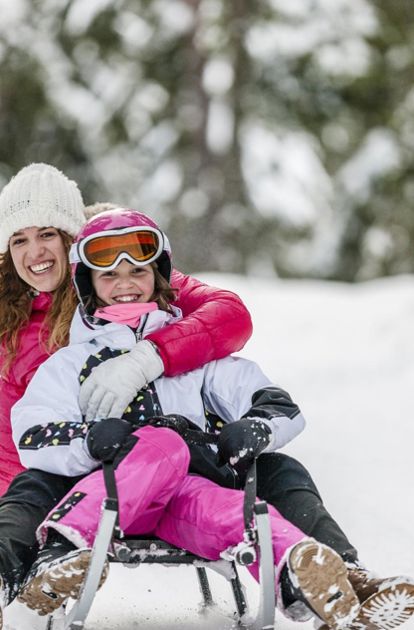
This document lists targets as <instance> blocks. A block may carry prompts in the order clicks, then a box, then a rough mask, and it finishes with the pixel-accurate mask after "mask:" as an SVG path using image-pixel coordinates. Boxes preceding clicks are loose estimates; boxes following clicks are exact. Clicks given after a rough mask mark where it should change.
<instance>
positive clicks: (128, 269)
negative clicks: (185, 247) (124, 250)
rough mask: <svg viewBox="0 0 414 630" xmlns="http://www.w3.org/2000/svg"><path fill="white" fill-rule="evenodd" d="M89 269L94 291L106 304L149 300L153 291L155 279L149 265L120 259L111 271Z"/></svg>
mask: <svg viewBox="0 0 414 630" xmlns="http://www.w3.org/2000/svg"><path fill="white" fill-rule="evenodd" d="M91 271H92V284H93V288H94V289H95V293H96V295H97V297H98V298H99V299H100V300H102V302H104V304H106V305H107V306H109V305H111V304H125V303H127V302H128V303H130V302H149V301H150V299H151V297H152V295H153V293H154V287H155V279H154V270H153V268H152V267H151V265H145V266H144V267H137V266H136V265H131V263H130V262H128V261H127V260H121V262H120V263H119V265H118V266H117V267H116V268H115V269H113V270H112V271H96V270H95V269H92V270H91Z"/></svg>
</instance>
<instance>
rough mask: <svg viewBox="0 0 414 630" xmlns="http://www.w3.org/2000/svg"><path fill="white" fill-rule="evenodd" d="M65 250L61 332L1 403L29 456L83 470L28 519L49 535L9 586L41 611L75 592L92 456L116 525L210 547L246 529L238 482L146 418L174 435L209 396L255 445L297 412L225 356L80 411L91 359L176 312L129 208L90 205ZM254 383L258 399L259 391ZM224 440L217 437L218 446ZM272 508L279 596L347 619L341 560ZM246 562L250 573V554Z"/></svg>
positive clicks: (297, 420)
mask: <svg viewBox="0 0 414 630" xmlns="http://www.w3.org/2000/svg"><path fill="white" fill-rule="evenodd" d="M71 261H72V262H73V268H74V269H73V278H74V282H75V286H76V289H77V293H78V296H79V299H80V302H81V305H80V307H79V309H78V310H77V312H76V314H75V317H74V320H73V323H72V327H71V336H70V344H69V346H68V347H67V348H62V349H61V350H60V351H59V352H57V353H56V354H55V355H54V356H53V357H51V358H50V359H49V360H48V361H46V362H45V363H44V364H43V365H42V366H41V367H40V368H39V370H38V372H37V373H36V375H35V376H34V378H33V380H32V382H31V384H30V385H29V387H28V389H27V391H26V394H25V395H24V396H23V398H22V399H21V400H20V401H19V402H18V403H17V404H16V405H15V407H14V408H13V410H12V423H13V435H14V439H15V441H16V444H18V447H19V453H20V456H21V458H22V461H24V462H25V464H26V465H27V466H34V467H36V468H39V469H43V470H46V471H48V472H52V473H54V474H57V475H64V476H66V477H67V476H79V475H86V476H84V478H83V479H81V480H80V481H79V482H78V483H77V484H76V485H75V486H74V487H73V489H72V490H71V491H70V493H69V494H68V495H67V496H66V497H65V498H64V499H63V500H62V501H61V502H60V504H59V505H58V506H57V507H56V508H55V509H54V510H53V511H52V513H51V514H50V515H49V516H48V517H47V518H46V520H45V522H44V523H43V524H42V526H41V528H40V531H39V537H40V538H41V539H42V540H44V539H46V537H47V536H48V534H49V532H52V534H53V536H52V538H51V539H49V541H48V544H47V545H46V546H45V548H44V549H43V551H42V552H41V554H40V555H39V559H38V562H37V563H35V565H34V566H33V569H32V570H31V572H30V576H29V578H28V581H27V583H26V585H25V587H24V588H23V590H22V592H21V595H20V599H21V600H22V601H25V602H27V603H28V604H30V605H31V606H33V607H34V608H35V609H37V610H40V611H41V612H42V613H43V614H45V613H48V612H51V611H52V610H55V609H56V608H58V607H59V606H60V605H61V604H62V603H63V601H64V600H65V599H67V598H68V597H69V596H72V597H76V596H77V595H78V594H79V589H80V586H81V584H82V581H83V576H84V574H85V569H86V567H87V563H88V562H87V561H88V557H90V550H91V548H92V545H93V543H94V539H95V535H96V532H97V528H98V524H99V519H100V509H99V506H100V505H101V504H102V500H103V499H104V497H105V483H104V477H103V472H102V470H101V469H100V468H99V467H100V462H101V461H106V460H108V459H109V460H114V459H115V462H114V468H115V476H116V480H117V489H118V496H119V504H120V514H119V519H120V520H119V522H120V527H121V528H122V530H123V531H124V532H125V534H127V535H137V534H138V535H140V534H150V535H151V534H155V535H156V536H159V537H161V538H162V539H164V540H166V541H168V542H170V543H172V544H174V545H177V546H180V547H185V548H186V549H188V550H189V551H191V552H193V553H196V554H198V555H201V556H204V557H206V558H209V559H211V560H218V559H219V558H220V555H221V554H223V553H225V552H226V550H227V549H228V548H231V547H235V546H237V545H238V544H239V543H240V542H241V541H242V540H243V526H244V523H243V493H242V492H241V491H239V490H232V489H227V488H222V487H220V486H218V485H217V484H215V483H213V482H212V481H210V480H208V479H206V478H205V477H204V476H201V475H202V473H203V471H199V472H200V473H201V475H194V474H188V471H189V467H190V464H191V461H190V460H191V458H190V452H189V450H188V448H187V446H186V444H185V441H184V439H183V438H182V437H180V436H179V435H177V434H176V433H175V432H173V431H171V429H170V428H154V426H149V423H150V424H154V423H155V424H159V423H161V424H162V423H164V422H165V421H167V422H168V423H171V426H175V427H178V428H179V430H180V431H181V432H183V434H184V437H185V432H186V431H185V425H186V424H187V423H190V422H191V424H192V425H194V427H195V428H198V429H202V430H205V425H206V416H205V411H206V410H207V411H208V412H211V413H215V414H220V415H221V417H222V418H223V420H224V421H225V422H226V423H229V424H232V423H234V424H236V425H237V424H238V425H239V426H242V427H243V431H244V432H245V433H249V431H251V436H253V435H254V436H255V442H256V443H255V446H253V443H252V447H251V448H252V449H253V448H254V455H258V454H259V453H260V452H261V451H263V450H264V449H267V450H270V451H274V450H276V449H278V448H281V447H282V446H284V445H285V444H286V443H287V442H288V441H290V440H291V439H292V438H293V437H295V435H297V434H298V433H299V432H300V431H301V430H302V428H303V426H304V420H303V418H302V415H301V413H300V411H299V409H298V408H297V406H296V405H295V404H294V403H293V401H292V400H291V399H290V397H289V395H288V394H286V393H285V392H283V396H282V395H281V392H282V390H280V388H279V387H277V386H275V385H272V383H271V382H270V381H269V380H268V379H267V378H266V377H265V375H264V374H263V373H262V372H261V370H260V369H259V368H258V366H257V365H255V364H254V363H252V362H250V361H247V360H245V359H240V358H234V357H227V358H225V359H222V360H220V361H212V362H209V363H208V364H206V365H205V366H204V367H203V368H199V369H197V370H193V371H189V372H187V373H186V374H183V375H180V376H179V377H177V378H164V377H159V378H157V379H155V380H154V381H153V382H151V383H150V384H149V385H148V386H147V387H145V388H142V389H141V390H136V391H135V392H134V393H133V394H132V396H131V398H130V400H129V401H128V406H127V407H126V408H125V409H124V410H123V412H122V418H109V419H103V420H99V419H96V420H95V421H92V422H87V421H85V419H84V416H83V415H82V413H81V410H80V407H79V403H78V393H79V388H80V383H81V382H82V381H83V380H84V379H85V378H87V376H88V374H89V372H90V370H91V369H92V368H93V366H94V365H95V364H96V363H97V362H98V363H105V362H111V361H113V360H114V358H113V357H116V356H117V355H121V354H122V353H126V354H128V352H129V350H130V348H131V347H133V345H134V343H135V338H136V336H137V335H139V336H140V337H141V336H142V337H146V336H147V335H148V334H150V333H151V332H152V331H160V330H163V329H164V328H165V327H167V328H168V327H169V326H171V327H172V326H173V325H174V322H176V321H177V319H178V320H179V318H180V313H179V312H177V309H173V308H172V306H171V302H172V300H173V298H174V291H173V289H172V287H171V285H170V284H169V281H170V277H171V258H170V247H169V243H168V240H167V239H166V237H165V235H164V234H163V233H162V232H161V231H160V230H159V228H158V227H157V226H156V225H155V224H154V222H153V221H151V219H149V217H147V216H145V215H143V214H141V213H139V212H135V211H131V210H125V209H122V208H118V209H115V210H110V211H108V212H104V213H101V214H98V215H97V216H96V217H94V218H92V219H91V220H90V221H88V223H87V224H86V225H85V226H84V228H83V229H82V230H81V233H80V235H79V237H78V238H77V240H76V244H75V245H74V246H73V247H72V249H71ZM51 392H53V393H52V394H51ZM264 393H265V394H266V402H258V401H260V400H261V399H262V398H263V394H264ZM252 401H254V402H253V403H252ZM161 412H163V413H164V414H167V418H165V417H160V414H161ZM171 414H173V415H172V417H171ZM220 437H221V436H220ZM227 446H228V444H227V440H226V439H225V440H224V441H222V440H220V439H219V442H218V452H219V455H220V456H221V457H222V458H224V459H227V457H228V456H229V453H228V450H227ZM208 450H210V449H208ZM234 459H237V457H235V458H234ZM241 459H243V457H241ZM233 463H236V461H234V462H233ZM97 468H99V470H96V469H97ZM93 471H95V472H93ZM89 473H91V474H89ZM269 514H270V523H271V528H272V542H273V551H274V558H275V563H276V570H277V571H276V572H277V579H276V582H277V591H278V593H279V592H280V591H281V592H282V597H278V601H279V605H280V603H281V602H280V600H282V599H283V595H285V596H286V591H287V592H288V593H293V594H294V596H295V598H296V600H298V601H301V602H302V603H304V604H306V605H307V606H308V607H310V609H311V610H312V611H313V612H314V613H315V615H316V616H317V617H319V618H320V619H322V620H323V621H324V622H326V623H328V624H329V625H330V626H331V627H333V628H341V627H344V626H345V625H346V624H347V622H349V621H350V620H352V619H353V617H354V616H355V615H356V614H357V611H358V609H359V604H358V600H357V597H356V595H355V594H354V592H353V590H352V587H351V585H350V583H349V581H348V579H347V569H346V566H345V564H344V562H343V561H342V560H341V558H340V556H339V555H338V554H336V553H335V552H334V551H333V550H331V549H330V548H329V547H327V546H325V545H323V544H321V543H317V542H316V541H314V540H311V539H309V538H307V537H306V536H305V535H304V534H303V533H302V532H301V531H300V530H298V529H297V528H296V527H295V526H294V525H292V524H291V523H289V522H288V521H286V520H285V519H283V517H282V516H281V515H280V514H279V513H278V512H277V510H276V509H275V508H273V507H270V508H269ZM56 532H58V533H56ZM68 541H70V542H72V543H73V544H72V545H70V544H69V542H68ZM251 570H252V573H253V575H254V576H255V577H257V575H258V570H257V566H256V564H254V565H252V567H251ZM282 574H283V575H282ZM293 584H294V585H295V587H294V586H293ZM281 608H282V609H283V606H281Z"/></svg>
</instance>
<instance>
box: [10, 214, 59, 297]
mask: <svg viewBox="0 0 414 630" xmlns="http://www.w3.org/2000/svg"><path fill="white" fill-rule="evenodd" d="M9 249H10V254H11V257H12V261H13V264H14V267H15V269H16V271H17V273H18V275H19V276H20V278H21V279H22V280H24V282H26V283H27V284H28V285H29V286H31V287H33V288H34V289H36V290H37V291H48V292H50V291H55V290H56V289H57V288H58V287H59V286H60V285H61V284H62V282H63V281H64V280H65V277H66V272H67V268H68V264H69V263H68V254H67V252H66V249H65V246H64V243H63V240H62V237H61V235H60V234H59V232H58V230H57V229H56V228H53V227H47V228H38V227H29V228H25V229H24V230H19V231H18V232H15V233H14V234H13V236H12V237H11V238H10V241H9Z"/></svg>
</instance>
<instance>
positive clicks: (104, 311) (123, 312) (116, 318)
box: [94, 302, 158, 328]
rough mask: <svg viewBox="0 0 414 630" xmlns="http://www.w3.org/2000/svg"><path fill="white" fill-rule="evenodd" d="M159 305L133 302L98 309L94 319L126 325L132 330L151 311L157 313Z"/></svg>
mask: <svg viewBox="0 0 414 630" xmlns="http://www.w3.org/2000/svg"><path fill="white" fill-rule="evenodd" d="M157 310H158V304H157V303H156V302H145V303H141V302H131V303H128V302H127V303H125V304H111V305H110V306H103V307H102V308H98V309H96V311H95V313H94V317H99V318H100V319H105V320H106V321H108V322H114V323H115V324H126V325H127V326H131V328H137V327H138V324H139V322H140V319H141V316H142V315H145V314H146V313H151V311H157Z"/></svg>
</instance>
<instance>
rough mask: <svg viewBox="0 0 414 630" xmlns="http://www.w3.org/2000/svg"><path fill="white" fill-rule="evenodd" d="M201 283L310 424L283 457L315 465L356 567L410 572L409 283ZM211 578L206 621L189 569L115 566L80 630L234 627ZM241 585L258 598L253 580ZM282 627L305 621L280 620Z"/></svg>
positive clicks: (413, 372)
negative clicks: (233, 306) (242, 321)
mask: <svg viewBox="0 0 414 630" xmlns="http://www.w3.org/2000/svg"><path fill="white" fill-rule="evenodd" d="M204 278H205V280H206V281H208V282H210V283H212V284H216V285H219V286H222V287H224V286H226V287H229V288H231V289H233V290H234V291H236V292H238V293H239V294H240V295H241V296H242V297H243V299H244V300H245V301H246V303H247V305H248V306H249V308H250V310H251V312H252V315H253V319H254V323H255V331H254V336H253V339H252V340H251V341H250V342H249V343H248V345H247V347H246V348H245V349H244V351H243V353H242V354H244V355H245V356H248V357H250V358H253V359H255V360H257V361H258V362H259V363H260V364H261V366H262V367H263V369H264V370H265V372H266V373H267V374H268V375H269V376H270V377H271V378H272V379H274V380H275V382H277V383H279V384H281V385H283V386H284V387H285V388H286V389H288V390H289V391H290V393H291V394H292V396H293V397H294V398H295V400H296V401H297V402H299V404H300V405H301V408H302V410H303V412H304V414H305V416H306V418H307V421H308V424H307V428H306V429H305V432H304V433H303V434H302V435H301V436H299V438H297V440H296V441H295V442H294V443H293V444H291V445H289V446H288V447H287V448H286V449H285V451H286V452H288V453H289V454H291V455H293V456H295V457H297V458H298V459H300V460H301V461H302V462H304V463H305V464H306V465H307V467H308V468H309V469H310V470H311V472H312V474H313V477H314V479H315V481H316V482H317V484H318V485H319V488H320V490H321V492H322V495H323V496H324V498H325V503H326V505H327V506H328V508H329V509H330V511H331V512H332V513H333V514H334V515H335V517H336V518H337V520H338V522H339V523H340V524H341V526H342V527H343V529H345V531H346V532H347V534H348V536H349V537H350V539H351V541H353V543H354V544H355V545H356V546H357V547H358V549H359V550H360V557H361V560H363V561H364V562H365V563H366V564H367V566H369V567H370V568H371V569H373V570H376V571H377V572H378V573H380V574H383V575H386V574H387V575H392V574H396V573H408V574H411V575H413V576H414V496H413V491H412V488H413V482H414V472H413V455H412V451H413V442H414V411H413V407H414V393H413V391H414V335H413V326H414V277H399V278H395V279H390V280H381V281H376V282H372V283H368V284H362V285H358V286H348V285H340V284H328V283H320V282H308V281H294V282H293V281H292V282H287V281H280V280H263V279H253V278H249V279H245V278H240V277H235V276H218V275H209V276H204ZM212 582H213V585H214V586H215V594H216V595H217V596H218V600H219V606H218V610H216V611H213V612H211V613H209V614H208V615H207V616H203V615H199V614H198V612H197V611H198V602H199V596H198V592H197V585H196V581H195V576H193V573H192V570H191V569H190V568H174V569H168V570H167V569H165V568H162V567H143V568H139V569H138V570H135V571H131V570H128V569H125V568H123V567H112V569H111V575H110V578H109V580H108V581H107V583H106V585H105V586H104V587H103V589H102V590H101V592H100V593H99V595H98V598H97V600H96V602H95V605H94V608H93V610H92V612H91V615H90V617H89V620H88V623H87V629H88V630H98V628H99V630H135V629H137V628H142V629H143V630H152V629H154V630H155V629H157V630H167V628H172V629H174V628H178V627H180V628H182V629H183V630H193V629H194V630H195V629H196V628H197V629H205V630H207V629H208V630H213V629H214V630H215V629H217V628H223V629H228V628H231V627H233V625H234V623H233V621H232V619H231V616H230V612H231V610H232V605H231V597H230V594H229V591H228V588H227V584H226V583H225V582H224V581H223V580H222V578H220V577H218V576H215V575H213V578H212ZM246 584H247V585H248V590H249V592H250V593H251V596H252V597H253V598H254V597H255V596H256V586H255V584H254V583H253V581H252V580H251V579H250V577H249V576H247V581H246ZM226 613H227V616H226ZM5 621H6V623H5V630H32V629H33V630H41V629H42V630H43V628H44V624H43V623H42V621H41V619H40V618H38V617H36V616H33V615H32V614H30V613H29V614H28V613H27V612H26V611H25V610H23V608H22V607H21V606H18V605H14V606H13V607H11V608H10V609H9V610H8V611H7V613H6V619H5ZM277 627H278V628H279V630H297V629H299V628H303V630H310V629H311V628H312V625H311V624H310V623H308V624H293V623H290V622H288V621H286V620H284V619H283V618H281V617H280V616H279V615H278V623H277ZM404 628H405V629H406V630H414V621H410V622H409V623H407V624H406V625H405V626H404Z"/></svg>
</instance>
